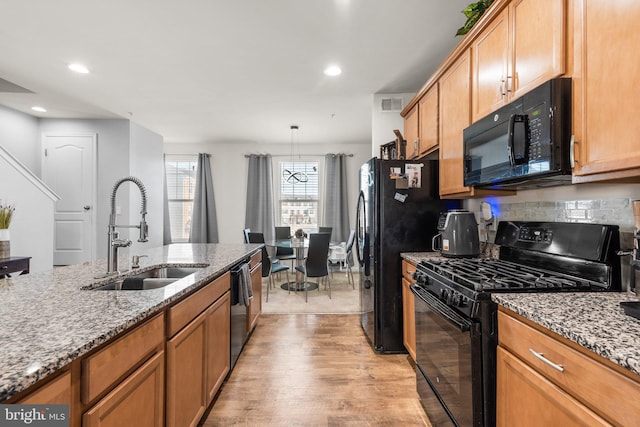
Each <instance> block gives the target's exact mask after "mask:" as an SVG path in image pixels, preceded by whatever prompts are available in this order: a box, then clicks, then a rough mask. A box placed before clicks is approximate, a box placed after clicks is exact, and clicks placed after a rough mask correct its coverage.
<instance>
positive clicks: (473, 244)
mask: <svg viewBox="0 0 640 427" xmlns="http://www.w3.org/2000/svg"><path fill="white" fill-rule="evenodd" d="M438 231H440V233H438V234H436V235H435V236H434V237H433V239H432V241H431V248H432V249H433V250H434V251H439V252H440V253H441V254H442V255H443V256H446V257H475V256H478V255H479V254H480V238H479V236H478V223H477V222H476V216H475V215H474V214H473V212H469V211H467V210H464V209H453V210H450V211H448V212H442V213H441V214H440V217H439V218H438Z"/></svg>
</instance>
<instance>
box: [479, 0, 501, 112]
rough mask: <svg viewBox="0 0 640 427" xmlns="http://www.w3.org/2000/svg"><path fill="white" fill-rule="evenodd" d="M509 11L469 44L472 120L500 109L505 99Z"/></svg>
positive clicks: (499, 16)
mask: <svg viewBox="0 0 640 427" xmlns="http://www.w3.org/2000/svg"><path fill="white" fill-rule="evenodd" d="M508 18H509V10H508V9H504V10H503V11H502V13H500V14H499V15H498V16H496V17H495V19H494V20H493V21H492V22H491V23H490V24H489V26H487V28H486V29H484V31H482V33H480V35H479V36H478V38H477V39H476V40H475V41H474V42H473V45H472V47H471V50H472V52H473V99H472V102H473V104H472V105H473V121H474V122H475V121H477V120H479V119H481V118H482V117H484V116H486V115H487V114H489V113H491V112H492V111H495V110H496V109H498V108H499V107H501V106H502V105H503V104H504V103H505V102H506V99H507V73H508V70H507V64H508V61H509V20H508Z"/></svg>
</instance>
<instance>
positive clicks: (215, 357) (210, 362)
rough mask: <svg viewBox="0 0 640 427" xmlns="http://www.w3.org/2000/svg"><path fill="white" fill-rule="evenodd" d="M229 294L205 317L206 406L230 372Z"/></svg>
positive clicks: (208, 310)
mask: <svg viewBox="0 0 640 427" xmlns="http://www.w3.org/2000/svg"><path fill="white" fill-rule="evenodd" d="M230 318H231V293H230V292H227V293H226V294H225V295H224V296H222V297H221V298H220V299H219V300H218V301H216V302H215V303H214V304H212V305H211V307H209V308H208V309H207V312H206V316H205V337H206V349H207V357H206V364H207V381H206V389H205V390H206V394H207V404H209V403H211V402H212V401H213V398H214V397H215V395H216V393H217V392H218V390H219V389H220V387H222V382H223V381H224V379H225V378H226V377H227V374H228V373H229V370H231V352H230V349H229V351H227V349H228V348H229V343H230V342H231V335H230V333H231V329H230V325H229V322H230V320H229V319H230Z"/></svg>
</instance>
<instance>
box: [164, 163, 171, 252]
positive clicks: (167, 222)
mask: <svg viewBox="0 0 640 427" xmlns="http://www.w3.org/2000/svg"><path fill="white" fill-rule="evenodd" d="M163 157H164V180H163V183H164V229H163V230H162V242H163V244H165V245H168V244H170V243H171V217H170V216H169V193H168V191H167V156H166V155H165V156H163Z"/></svg>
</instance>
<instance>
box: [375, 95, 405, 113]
mask: <svg viewBox="0 0 640 427" xmlns="http://www.w3.org/2000/svg"><path fill="white" fill-rule="evenodd" d="M380 111H382V112H385V113H399V112H400V111H402V98H382V99H381V100H380Z"/></svg>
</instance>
